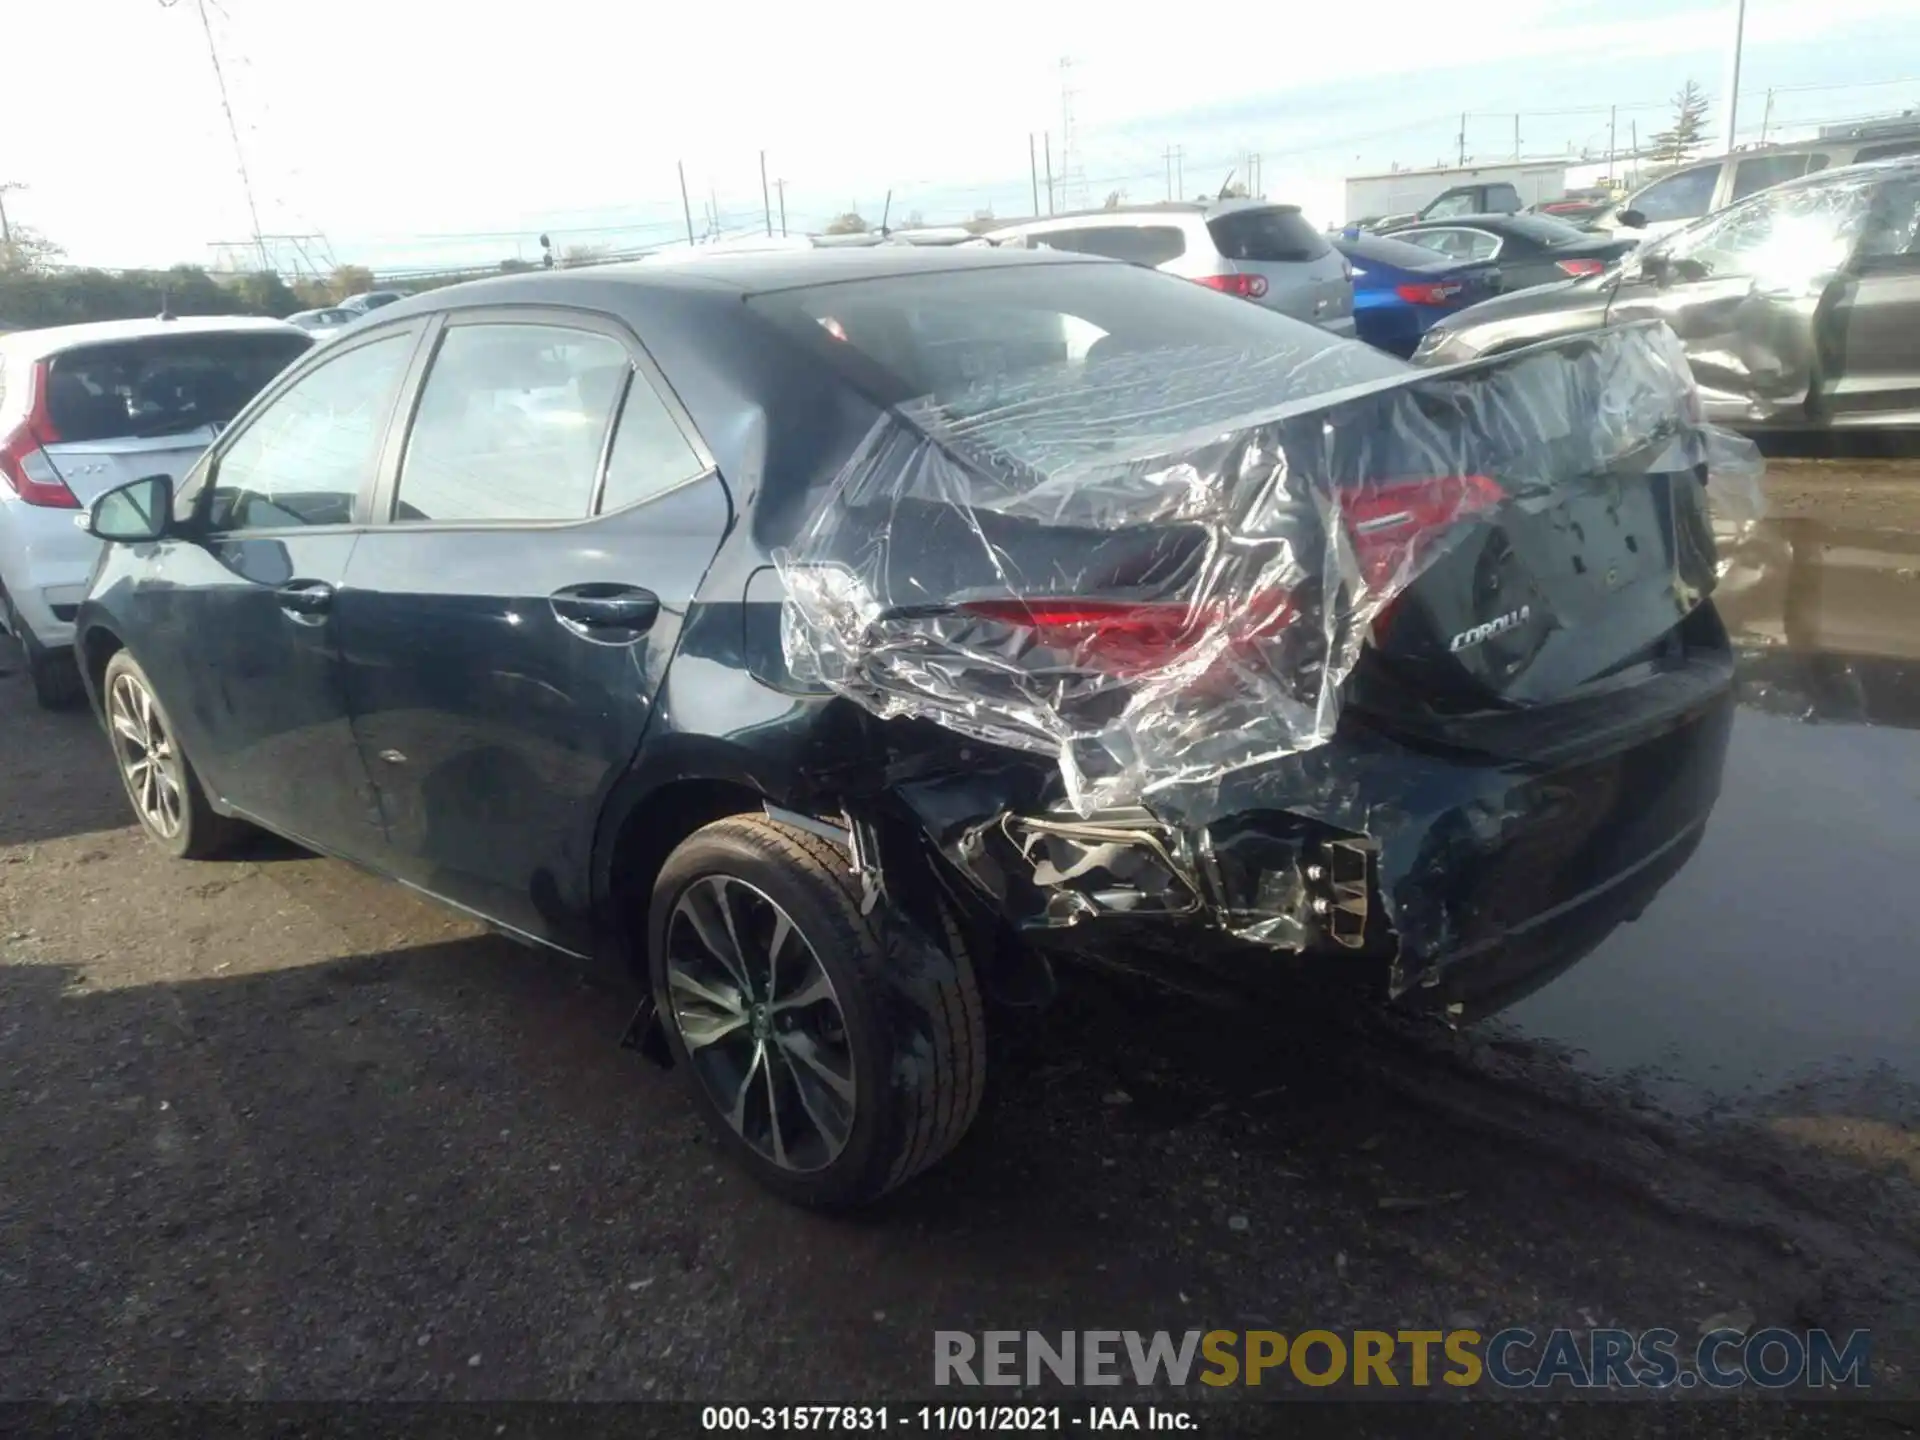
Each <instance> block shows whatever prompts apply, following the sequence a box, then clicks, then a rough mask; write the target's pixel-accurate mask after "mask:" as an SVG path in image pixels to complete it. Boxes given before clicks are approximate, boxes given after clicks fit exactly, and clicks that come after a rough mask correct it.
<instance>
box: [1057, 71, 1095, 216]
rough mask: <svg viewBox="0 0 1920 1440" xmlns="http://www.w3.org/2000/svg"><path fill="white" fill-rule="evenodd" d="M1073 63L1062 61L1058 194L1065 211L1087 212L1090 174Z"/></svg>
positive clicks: (1061, 206)
mask: <svg viewBox="0 0 1920 1440" xmlns="http://www.w3.org/2000/svg"><path fill="white" fill-rule="evenodd" d="M1073 96H1074V89H1073V60H1072V59H1071V58H1070V57H1067V56H1062V57H1061V60H1060V176H1059V179H1058V181H1057V182H1056V183H1057V193H1058V194H1059V196H1060V208H1061V209H1062V210H1084V209H1086V208H1087V171H1086V167H1085V165H1084V164H1083V163H1082V159H1081V155H1080V130H1079V127H1078V126H1076V125H1075V124H1074V121H1073Z"/></svg>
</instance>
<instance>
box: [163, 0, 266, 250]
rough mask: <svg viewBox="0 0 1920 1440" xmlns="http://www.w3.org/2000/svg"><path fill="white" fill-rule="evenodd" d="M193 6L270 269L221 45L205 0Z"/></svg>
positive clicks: (166, 4)
mask: <svg viewBox="0 0 1920 1440" xmlns="http://www.w3.org/2000/svg"><path fill="white" fill-rule="evenodd" d="M173 4H174V0H160V5H161V8H163V9H171V8H172V6H173ZM194 8H195V9H196V10H197V11H199V14H200V29H201V31H202V32H203V33H204V34H205V35H206V37H207V58H208V59H209V60H211V61H212V62H213V78H214V81H215V82H216V83H217V84H218V85H219V87H220V109H221V111H222V113H224V114H225V115H226V117H227V134H228V135H229V136H230V137H231V138H232V140H233V158H234V162H235V163H236V164H237V165H238V166H239V168H240V189H241V190H242V192H244V193H245V195H246V197H247V215H248V216H249V218H251V219H252V221H253V238H254V243H255V244H256V245H258V246H259V247H260V267H261V269H263V270H265V269H271V268H272V267H271V266H270V265H269V264H268V263H267V246H266V242H265V241H264V240H262V239H261V238H260V208H259V207H258V206H257V205H255V204H254V203H253V179H252V177H251V176H249V175H248V174H247V152H246V149H245V147H244V146H242V145H241V143H240V126H239V125H238V124H237V123H236V122H235V120H234V118H233V102H232V100H230V99H229V98H228V96H227V76H226V72H225V71H224V70H222V69H221V68H220V47H219V46H218V45H217V44H215V43H214V39H213V22H212V21H211V20H209V19H207V0H194Z"/></svg>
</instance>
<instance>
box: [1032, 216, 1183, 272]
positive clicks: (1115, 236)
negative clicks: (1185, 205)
mask: <svg viewBox="0 0 1920 1440" xmlns="http://www.w3.org/2000/svg"><path fill="white" fill-rule="evenodd" d="M1029 243H1030V244H1033V245H1038V246H1045V247H1046V248H1047V249H1049V250H1071V251H1073V252H1074V253H1075V254H1077V255H1101V256H1105V257H1106V258H1107V259H1109V260H1124V261H1126V262H1127V263H1128V264H1129V265H1148V266H1153V265H1164V264H1166V263H1167V262H1168V261H1169V260H1178V259H1179V258H1180V257H1181V256H1182V255H1184V254H1186V253H1187V237H1186V236H1185V235H1183V234H1181V233H1180V227H1179V226H1177V225H1090V226H1087V227H1086V228H1084V229H1080V230H1049V231H1045V232H1043V233H1042V234H1039V235H1034V236H1030V237H1029Z"/></svg>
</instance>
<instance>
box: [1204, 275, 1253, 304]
mask: <svg viewBox="0 0 1920 1440" xmlns="http://www.w3.org/2000/svg"><path fill="white" fill-rule="evenodd" d="M1193 278H1194V279H1195V280H1197V281H1198V282H1199V283H1200V284H1202V285H1204V286H1206V287H1207V288H1208V289H1209V290H1218V291H1219V292H1220V293H1221V294H1223V295H1238V296H1239V297H1240V298H1241V299H1242V300H1258V299H1259V298H1260V297H1261V296H1262V295H1264V294H1266V293H1267V282H1266V279H1265V277H1264V276H1260V275H1196V276H1194V277H1193Z"/></svg>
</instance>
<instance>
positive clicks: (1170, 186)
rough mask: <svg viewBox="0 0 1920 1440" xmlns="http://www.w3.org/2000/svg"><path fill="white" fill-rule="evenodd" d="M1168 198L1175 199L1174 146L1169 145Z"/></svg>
mask: <svg viewBox="0 0 1920 1440" xmlns="http://www.w3.org/2000/svg"><path fill="white" fill-rule="evenodd" d="M1167 199H1169V200H1171V199H1173V146H1171V145H1169V146H1167Z"/></svg>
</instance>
